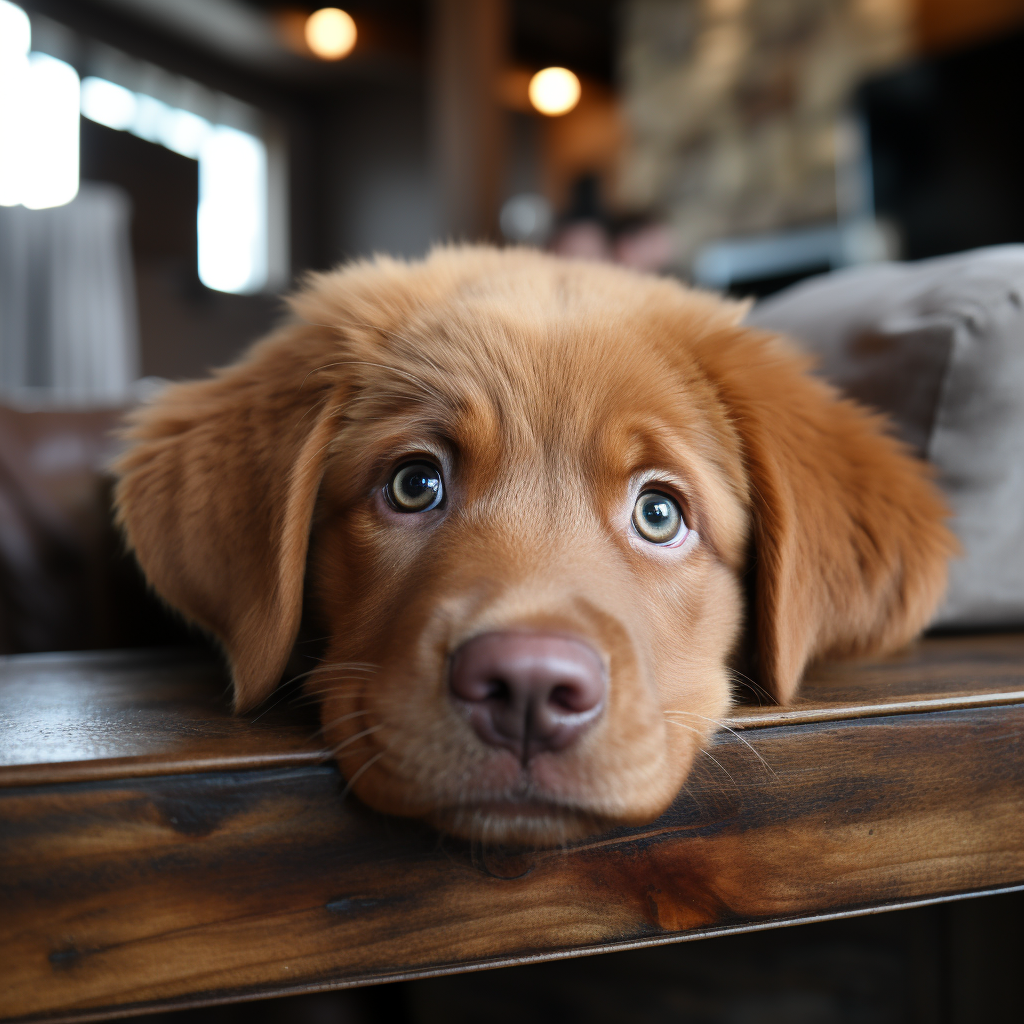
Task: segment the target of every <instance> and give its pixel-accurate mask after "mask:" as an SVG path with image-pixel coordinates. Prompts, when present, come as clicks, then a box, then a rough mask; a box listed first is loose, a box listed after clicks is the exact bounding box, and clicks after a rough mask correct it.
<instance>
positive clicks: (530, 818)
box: [428, 799, 618, 849]
mask: <svg viewBox="0 0 1024 1024" xmlns="http://www.w3.org/2000/svg"><path fill="white" fill-rule="evenodd" d="M428 821H429V823H430V824H431V825H433V826H434V827H435V828H436V829H438V830H439V831H440V832H443V833H447V834H448V835H453V836H456V837H458V838H460V839H468V840H469V841H470V842H474V843H476V842H479V843H483V844H484V845H486V846H492V845H493V846H498V847H504V848H521V849H537V848H543V847H551V846H562V845H564V844H565V843H570V842H574V841H576V840H579V839H585V838H587V837H588V836H592V835H594V834H595V833H598V832H605V831H607V830H608V829H609V828H612V827H613V826H614V825H616V824H618V822H614V821H611V820H609V819H607V818H604V817H602V816H601V815H598V814H594V813H593V812H590V811H587V810H585V809H583V808H579V807H572V806H569V805H563V804H557V803H552V802H547V801H543V800H530V799H491V800H480V801H477V802H467V803H465V804H461V805H459V806H457V807H447V808H439V809H438V810H436V811H434V812H433V813H432V814H431V815H430V816H429V818H428Z"/></svg>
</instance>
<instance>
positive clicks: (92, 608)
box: [0, 405, 191, 654]
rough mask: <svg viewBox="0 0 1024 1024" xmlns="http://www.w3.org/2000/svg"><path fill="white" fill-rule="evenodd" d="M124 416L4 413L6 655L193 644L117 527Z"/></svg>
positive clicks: (0, 545) (0, 436)
mask: <svg viewBox="0 0 1024 1024" xmlns="http://www.w3.org/2000/svg"><path fill="white" fill-rule="evenodd" d="M122 412H123V410H122V409H95V410H87V411H81V410H59V409H47V410H31V411H28V410H23V409H17V408H13V407H11V406H3V405H0V653H4V654H12V653H21V652H29V651H55V650H84V649H95V648H104V647H135V646H152V645H164V644H179V643H182V642H189V641H190V637H191V634H189V632H188V631H187V630H186V629H185V627H184V626H183V625H182V624H181V623H180V622H179V621H178V620H176V619H175V618H173V617H172V616H171V614H170V613H169V612H167V611H166V610H165V609H164V608H163V607H162V606H161V605H160V604H159V602H158V601H157V600H156V599H155V598H154V597H153V596H152V595H150V594H149V593H148V592H147V590H146V588H145V584H144V583H143V581H142V578H141V575H140V574H139V571H138V569H137V568H136V566H135V563H134V559H132V558H131V556H130V555H127V554H126V553H125V551H124V547H123V543H122V541H121V539H120V537H119V536H118V533H117V531H116V529H115V528H114V526H113V523H112V517H111V512H110V495H111V489H112V484H113V479H112V477H111V475H110V473H109V471H108V469H107V467H108V466H109V463H110V461H111V459H112V458H113V456H114V454H115V453H116V450H117V445H118V441H117V437H116V434H115V430H116V427H117V424H118V423H119V421H120V417H121V414H122Z"/></svg>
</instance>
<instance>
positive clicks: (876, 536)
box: [699, 328, 957, 703]
mask: <svg viewBox="0 0 1024 1024" xmlns="http://www.w3.org/2000/svg"><path fill="white" fill-rule="evenodd" d="M699 358H700V360H701V363H702V364H703V366H704V368H705V372H707V373H708V375H709V376H710V377H711V378H712V379H713V381H714V383H715V386H716V389H717V391H718V393H719V395H720V397H721V398H722V400H723V401H724V403H725V405H726V407H727V409H728V411H729V415H730V417H731V419H732V422H733V424H734V426H735V428H736V430H737V432H738V433H739V435H740V438H741V441H742V445H743V449H744V452H743V454H744V461H745V464H746V470H747V476H748V483H749V489H750V494H749V501H750V507H751V513H752V543H753V551H752V566H753V567H752V572H753V574H754V575H753V581H752V584H753V601H752V607H751V608H750V610H749V615H750V620H751V621H750V624H749V628H750V629H751V630H752V631H753V650H752V652H751V653H752V656H753V660H754V662H755V664H754V666H753V667H754V669H755V671H756V673H757V675H758V676H759V681H760V682H761V684H762V685H763V686H765V687H766V688H767V689H768V690H769V692H771V693H772V695H773V696H774V697H775V698H776V699H777V700H779V701H781V702H783V703H785V702H786V701H788V700H790V699H791V698H792V697H793V695H794V693H795V692H796V689H797V687H798V686H799V683H800V679H801V677H802V675H803V672H804V669H805V668H806V667H807V665H808V664H809V663H810V662H812V661H814V660H815V659H817V658H825V657H844V656H850V655H859V654H872V653H878V652H881V651H885V650H891V649H895V648H898V647H900V646H902V645H903V644H905V643H907V642H909V641H910V640H911V639H913V637H914V636H915V635H916V634H917V633H918V632H920V631H921V630H922V629H924V628H925V627H926V626H927V624H928V622H929V620H930V618H931V616H932V614H933V613H934V611H935V608H936V606H937V605H938V602H939V601H940V600H941V598H942V596H943V593H944V592H945V586H946V575H947V562H948V559H949V557H950V555H952V554H953V553H955V552H956V550H957V543H956V541H955V539H954V538H953V536H952V534H951V533H950V532H949V530H948V529H947V528H946V525H945V521H946V519H947V518H948V515H949V513H948V511H947V509H946V506H945V504H944V503H943V501H942V498H941V496H940V495H939V493H938V491H937V489H936V487H935V485H934V484H933V483H932V479H931V476H932V474H931V471H930V469H929V467H928V466H927V465H926V464H925V463H923V462H921V461H920V460H918V459H916V458H913V457H912V456H911V455H910V454H909V452H908V450H906V449H905V448H904V446H903V445H902V444H901V443H900V442H899V441H897V440H895V439H894V438H893V437H891V436H889V435H888V434H887V433H886V429H887V423H886V421H885V420H884V419H883V418H882V417H881V416H878V415H873V414H871V413H869V412H868V411H867V410H865V409H863V408H861V407H860V406H858V405H856V404H855V403H853V402H851V401H849V400H846V399H842V398H840V397H839V394H838V393H837V392H836V391H835V390H834V389H832V388H831V387H829V386H828V385H827V384H825V383H823V382H822V381H820V380H817V379H815V378H814V377H812V376H810V374H809V373H808V372H807V369H808V367H809V365H810V360H808V359H806V358H801V357H800V356H798V355H796V353H795V350H794V349H793V348H792V347H791V346H790V344H789V343H788V342H787V341H785V340H784V339H782V338H778V337H776V336H773V335H770V334H765V333H760V332H754V331H749V330H745V329H742V328H739V329H738V330H737V329H736V328H733V329H724V330H722V331H721V332H720V333H719V334H718V337H717V338H713V337H709V338H708V339H707V341H706V343H705V344H704V345H702V346H701V352H700V356H699Z"/></svg>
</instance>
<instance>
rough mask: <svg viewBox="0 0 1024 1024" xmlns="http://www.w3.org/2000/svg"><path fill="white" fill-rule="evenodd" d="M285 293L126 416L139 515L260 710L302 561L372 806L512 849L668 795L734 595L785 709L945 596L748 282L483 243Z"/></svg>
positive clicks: (913, 491)
mask: <svg viewBox="0 0 1024 1024" xmlns="http://www.w3.org/2000/svg"><path fill="white" fill-rule="evenodd" d="M293 306H294V309H295V312H296V314H297V323H295V324H293V325H291V326H289V327H286V328H284V329H283V330H282V331H281V332H279V333H278V334H277V335H275V336H273V337H271V338H270V339H268V340H266V341H264V342H262V343H261V344H260V345H258V346H257V347H256V348H254V349H253V350H252V352H251V353H250V354H249V356H248V357H247V358H246V359H245V360H244V361H242V362H241V363H239V364H237V365H236V366H234V367H232V368H230V369H228V370H227V371H224V372H222V373H221V374H220V375H219V376H218V377H216V378H215V379H213V380H212V381H206V382H200V383H196V384H187V385H178V386H176V387H174V388H171V389H169V390H168V392H167V393H166V394H165V395H164V396H163V397H162V398H161V399H160V400H159V402H158V403H157V404H155V405H154V406H152V407H149V408H147V409H145V410H143V411H142V412H141V413H140V414H139V415H138V416H137V419H136V424H135V427H134V437H135V439H136V443H135V445H134V447H133V448H132V449H131V450H130V451H129V452H128V453H127V455H126V456H125V457H124V459H123V460H122V465H121V473H122V479H121V482H120V485H119V492H118V500H119V505H120V516H121V520H122V522H123V524H124V526H125V528H126V531H127V534H128V537H129V540H130V542H131V543H132V545H133V546H134V548H135V551H136V553H137V555H138V558H139V560H140V562H141V564H142V566H143V568H144V569H145V571H146V572H147V574H148V576H149V578H150V580H151V581H152V583H153V585H154V586H155V587H156V588H157V590H158V591H159V592H161V593H162V594H163V595H164V596H165V598H166V599H167V600H168V601H169V602H170V603H172V604H173V605H175V606H177V607H178V608H180V609H181V610H182V611H184V612H185V613H186V614H187V615H189V616H190V617H192V618H193V619H195V620H196V621H197V622H199V623H200V624H201V625H203V626H205V627H206V628H207V629H209V630H210V631H212V632H213V633H214V634H215V635H216V636H218V637H219V638H220V640H221V641H222V643H223V644H224V647H225V649H226V651H227V653H228V656H229V658H230V660H231V663H232V667H233V673H234V680H235V692H236V704H237V706H238V707H239V708H248V707H251V706H254V705H255V704H257V703H259V702H260V701H261V700H262V699H264V698H265V697H266V696H267V695H268V693H269V692H270V691H271V690H272V689H273V687H274V686H275V685H276V683H277V682H278V680H279V678H280V675H281V672H282V670H283V668H284V664H285V662H286V660H287V658H288V655H289V652H290V648H291V646H292V644H293V642H294V640H295V636H296V632H297V630H298V625H299V618H300V615H301V605H302V597H303V590H304V586H305V588H306V592H307V593H308V594H309V595H311V598H312V600H313V602H314V604H315V609H314V610H315V613H316V615H317V617H318V620H319V621H320V622H322V623H324V624H325V626H326V628H327V631H328V633H329V640H328V646H327V651H326V655H325V659H324V664H323V665H322V666H321V668H320V669H319V670H318V671H317V672H316V673H315V674H314V675H313V676H312V682H311V683H310V687H311V689H313V690H315V691H316V692H317V693H318V694H319V695H320V699H321V704H322V714H323V721H324V726H325V734H326V735H327V737H328V739H329V741H330V742H331V743H332V744H333V746H334V748H335V750H336V752H337V757H338V760H339V763H340V766H341V768H342V771H343V772H344V774H345V775H346V776H347V778H348V779H349V782H350V784H351V785H352V787H353V789H354V790H355V792H357V793H358V794H359V795H360V796H361V797H362V798H363V799H364V800H365V801H366V802H367V803H369V804H370V805H371V806H373V807H375V808H378V809H380V810H383V811H387V812H390V813H396V814H403V815H410V816H416V817H421V818H424V819H427V820H429V821H431V822H433V823H434V824H436V825H438V826H439V827H441V828H443V829H447V830H451V831H454V832H456V833H458V834H461V835H466V836H472V837H477V838H482V839H487V840H493V841H498V842H523V843H546V842H558V841H563V840H566V839H570V838H572V837H574V836H579V835H582V834H585V833H587V832H590V831H593V830H595V829H597V828H601V827H604V826H607V825H609V824H614V823H634V822H642V821H646V820H650V819H651V818H653V817H656V816H657V815H658V814H659V813H660V812H661V811H662V810H664V809H665V807H666V806H667V805H668V804H669V802H670V801H671V800H672V798H673V796H674V795H675V793H676V792H677V791H678V789H679V787H680V785H681V784H682V782H683V780H684V778H685V776H686V774H687V772H688V771H689V769H690V767H691V765H692V763H693V761H694V759H695V757H696V756H697V754H698V752H699V751H700V749H701V746H702V744H705V743H706V741H707V739H708V737H709V736H710V734H711V732H712V731H713V730H714V728H715V726H716V723H717V721H718V720H720V719H721V718H722V716H723V715H724V714H725V713H726V711H727V709H728V706H729V703H730V665H731V663H732V659H733V658H734V656H735V655H736V651H737V647H738V644H739V640H740V635H741V630H742V628H743V624H744V594H745V592H746V591H750V592H751V593H752V594H753V597H752V601H751V603H752V607H751V609H750V611H749V619H750V628H751V630H752V633H751V643H750V645H749V648H750V651H751V652H752V663H753V664H754V666H755V668H756V671H757V673H758V676H759V682H760V683H761V684H762V686H765V687H766V688H767V689H769V690H770V691H771V692H772V693H774V694H775V695H776V696H777V697H778V698H779V699H780V700H786V699H788V698H789V697H790V696H791V695H792V693H793V691H794V689H795V687H796V685H797V683H798V681H799V678H800V675H801V674H802V672H803V669H804V667H805V665H806V664H807V662H808V661H809V660H810V659H812V658H814V657H817V656H822V655H828V654H845V653H853V652H861V651H865V652H866V651H870V650H875V649H879V648H881V647H885V646H892V645H896V644H899V643H901V642H903V641H905V640H906V639H908V638H909V637H910V636H912V635H913V634H914V633H915V632H916V631H917V630H918V629H920V628H921V627H922V626H923V625H924V624H925V623H926V621H927V618H928V616H929V614H930V613H931V611H932V609H933V607H934V605H935V603H936V602H937V600H938V599H939V597H940V596H941V591H942V586H943V582H944V564H945V556H946V554H947V553H948V550H949V539H948V536H947V534H946V533H945V530H944V528H943V526H942V525H941V522H942V517H943V510H942V507H941V504H940V503H939V501H938V500H937V498H936V496H935V495H934V493H933V491H932V489H931V487H930V485H929V484H928V482H927V480H926V479H925V478H924V475H923V472H922V469H921V468H920V467H919V466H918V465H917V464H916V463H914V462H913V461H912V460H910V459H909V458H907V457H906V456H904V455H903V453H902V452H901V451H900V450H899V449H898V447H897V445H896V444H895V443H894V442H892V441H891V440H889V439H888V438H886V437H885V436H883V435H882V434H881V432H880V429H879V426H878V424H876V423H874V422H873V421H872V420H871V418H870V417H868V416H867V415H866V414H865V413H863V412H861V411H860V410H858V409H856V408H855V407H854V406H852V405H850V404H848V403H844V402H841V401H839V400H838V399H837V398H836V397H835V395H834V394H833V393H832V392H831V391H829V389H827V388H826V387H825V386H823V385H821V384H820V383H817V382H815V381H813V380H811V379H810V378H809V377H807V376H806V374H805V372H804V367H803V366H802V365H801V363H800V361H799V359H798V358H797V357H795V356H794V355H793V354H792V353H791V352H790V351H789V350H788V349H787V348H786V346H785V345H784V343H783V342H781V341H780V340H778V339H776V338H773V337H771V336H768V335H760V334H755V333H753V332H750V331H747V330H745V329H743V328H741V327H739V326H738V325H737V323H736V321H737V318H738V310H737V307H734V306H730V305H727V304H725V303H722V302H720V301H718V300H715V299H713V298H711V297H708V296H704V295H700V294H697V293H693V292H688V291H686V290H685V289H683V288H681V287H679V286H677V285H675V284H672V283H669V282H665V281H657V280H653V279H648V278H643V277H639V276H636V275H633V274H630V273H627V272H624V271H620V270H615V269H612V268H608V267H602V266H593V265H585V264H578V263H576V264H573V263H565V262H560V261H558V260H555V259H553V258H550V257H545V256H541V255H539V254H534V253H528V252H522V251H513V252H504V253H499V252H496V251H493V250H486V249H473V248H460V249H446V250H440V251H438V252H435V253H434V254H433V255H432V256H431V257H430V258H429V259H428V260H426V261H425V262H423V263H420V264H412V265H407V264H401V263H396V262H392V261H388V260H378V261H377V262H376V263H373V264H360V265H357V266H355V267H352V268H349V269H347V270H344V271H342V272H340V273H336V274H329V275H323V276H320V277H316V278H314V279H313V280H312V281H311V283H310V286H309V287H308V288H307V289H306V290H305V291H304V292H303V293H302V294H300V295H299V296H298V297H297V298H296V299H295V300H294V302H293ZM751 584H752V585H751Z"/></svg>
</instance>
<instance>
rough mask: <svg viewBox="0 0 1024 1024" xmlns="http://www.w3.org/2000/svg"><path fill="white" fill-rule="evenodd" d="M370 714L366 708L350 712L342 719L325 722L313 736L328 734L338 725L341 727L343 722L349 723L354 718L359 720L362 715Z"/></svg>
mask: <svg viewBox="0 0 1024 1024" xmlns="http://www.w3.org/2000/svg"><path fill="white" fill-rule="evenodd" d="M368 714H370V709H369V708H364V709H363V710H361V711H350V712H349V713H348V714H347V715H342V716H341V717H340V718H335V719H333V720H332V721H330V722H325V723H324V724H323V725H321V726H320V728H319V729H317V731H316V732H315V733H313V735H314V736H319V735H320V734H321V733H324V732H326V731H327V730H328V729H333V728H334V727H335V726H336V725H341V723H342V722H347V721H349V720H350V719H352V718H358V717H359V716H360V715H368Z"/></svg>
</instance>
